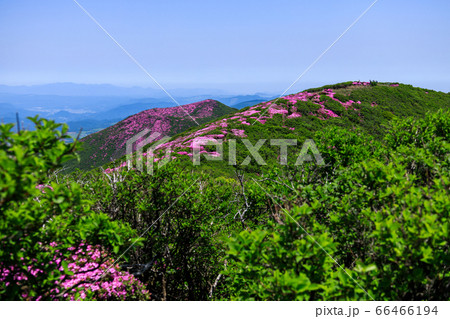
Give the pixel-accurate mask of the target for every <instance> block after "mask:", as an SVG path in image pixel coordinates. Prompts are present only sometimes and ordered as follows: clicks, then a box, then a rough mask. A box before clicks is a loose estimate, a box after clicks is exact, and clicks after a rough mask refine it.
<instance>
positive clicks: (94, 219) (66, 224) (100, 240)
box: [0, 117, 134, 300]
mask: <svg viewBox="0 0 450 319" xmlns="http://www.w3.org/2000/svg"><path fill="white" fill-rule="evenodd" d="M31 120H32V121H33V122H34V123H35V124H36V130H34V131H22V132H20V133H13V132H12V127H13V125H12V124H7V125H0V130H1V137H0V216H1V218H0V241H1V243H2V248H1V250H0V268H1V270H5V269H10V270H14V271H9V272H8V274H6V273H4V272H3V271H2V277H3V278H2V281H1V283H0V298H1V299H2V300H3V299H16V300H17V299H35V298H36V297H41V299H44V300H46V299H50V294H51V291H52V289H54V288H55V286H56V285H55V281H58V280H59V278H60V276H61V275H64V274H70V271H69V270H68V269H67V265H65V267H64V268H65V269H60V268H59V266H58V265H57V263H56V262H54V257H55V255H58V254H59V258H61V259H64V258H66V259H68V258H69V257H70V256H71V255H73V253H72V252H71V251H70V250H68V248H69V247H72V246H74V245H78V244H80V243H82V242H89V243H90V244H92V245H101V246H102V247H103V249H105V250H109V251H110V252H113V251H114V252H116V253H117V252H118V251H119V249H121V248H122V247H123V246H124V245H126V244H127V245H128V242H127V239H128V238H130V237H132V236H133V233H134V231H133V230H132V229H131V228H130V227H128V226H127V225H126V224H125V223H118V222H113V221H111V220H110V218H109V217H108V216H107V215H106V214H103V213H99V212H95V211H93V210H92V209H91V207H90V206H91V202H90V201H88V200H87V199H85V198H84V196H83V194H82V189H81V187H80V185H79V184H77V183H75V182H73V181H69V180H66V181H61V180H60V181H59V183H58V182H57V180H55V178H54V177H55V173H56V171H55V170H57V169H58V168H60V167H61V164H62V162H64V161H65V160H67V159H68V158H71V157H73V153H74V151H75V146H76V145H75V144H66V143H65V142H64V139H65V138H67V136H66V132H67V126H66V125H64V126H63V127H62V129H60V126H61V125H58V124H55V123H54V122H52V121H46V120H41V119H38V118H37V117H36V118H34V119H31ZM51 180H54V181H53V182H50V181H51ZM38 186H43V188H42V187H38ZM51 243H57V246H54V245H51ZM36 269H39V270H40V271H37V272H36ZM19 274H20V275H19ZM19 276H20V277H23V278H27V280H26V281H20V280H19V281H17V283H16V280H17V277H19ZM7 282H9V283H11V284H8V285H7V284H6V283H7Z"/></svg>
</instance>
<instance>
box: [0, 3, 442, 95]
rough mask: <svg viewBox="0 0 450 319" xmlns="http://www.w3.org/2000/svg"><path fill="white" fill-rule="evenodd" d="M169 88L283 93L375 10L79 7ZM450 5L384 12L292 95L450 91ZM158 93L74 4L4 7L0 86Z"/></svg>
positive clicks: (350, 6) (332, 6) (387, 6)
mask: <svg viewBox="0 0 450 319" xmlns="http://www.w3.org/2000/svg"><path fill="white" fill-rule="evenodd" d="M78 1H79V2H80V4H81V5H83V6H84V7H85V8H86V9H87V10H88V11H89V12H90V13H91V14H92V15H93V16H94V17H95V18H96V19H97V20H98V21H99V22H100V23H101V24H102V25H103V27H104V28H105V29H107V30H108V31H109V32H110V33H111V34H112V35H113V36H114V37H115V38H116V39H117V40H118V41H119V42H120V43H121V44H122V45H123V46H124V47H125V48H126V49H127V50H128V51H129V52H130V53H131V54H132V55H133V56H134V57H135V58H136V59H137V60H138V61H139V62H141V63H142V65H143V66H144V67H145V68H147V70H148V71H149V72H150V73H151V74H152V75H153V76H154V77H155V78H156V79H157V80H158V81H159V82H160V83H161V84H162V85H163V86H165V87H167V88H168V89H170V88H219V89H226V90H229V91H230V92H236V93H252V92H271V93H281V92H283V91H284V90H285V89H286V88H287V87H288V86H289V85H290V84H291V83H292V82H293V81H294V80H295V79H296V78H297V77H298V76H299V75H300V74H301V73H302V72H303V71H304V70H305V69H306V67H308V65H309V64H310V63H311V62H312V61H314V60H315V59H316V58H317V56H318V55H319V54H320V53H322V52H323V50H325V49H326V48H327V47H328V46H329V45H330V44H331V43H332V42H333V41H334V40H335V39H336V38H337V37H338V36H339V34H341V33H342V31H344V30H345V29H346V28H347V27H348V25H350V24H351V23H352V22H353V21H354V20H355V19H356V17H358V16H359V15H360V14H361V13H362V12H363V11H364V10H365V9H366V8H367V7H368V6H369V5H370V4H371V3H372V0H368V1H366V0H340V1H336V0H326V1H325V0H315V1H301V0H296V1H288V0H279V1H265V0H258V1H253V0H239V1H235V0H227V1H211V0H210V1H197V0H189V1H186V0H183V1H181V0H180V1H178V0H164V1H159V0H158V1H148V0H146V1H144V0H133V1H130V0H78ZM449 57H450V1H445V0H442V1H441V0H434V1H421V0H409V1H405V0H380V1H379V2H378V3H377V4H376V5H375V6H374V7H373V8H372V9H371V10H370V11H369V12H368V13H367V14H366V15H365V16H364V17H363V18H362V19H361V20H360V21H359V22H358V23H357V24H356V25H355V26H354V27H353V28H352V29H351V30H350V31H349V32H348V33H347V34H346V35H345V36H344V37H343V38H342V39H341V40H340V41H339V42H338V43H337V44H336V45H335V46H334V47H333V48H332V49H331V50H330V51H329V52H328V53H327V54H326V55H325V56H324V57H323V59H322V60H320V62H319V63H317V64H316V65H315V66H314V67H313V68H312V69H311V70H310V71H309V72H308V73H307V74H306V75H305V76H304V77H303V78H302V79H301V80H300V81H299V82H298V84H297V85H296V86H295V87H294V88H293V89H292V91H300V90H302V89H305V88H308V87H309V86H311V85H316V84H317V85H319V84H329V83H334V82H340V81H347V80H366V81H367V80H371V79H375V80H379V81H399V82H404V83H410V84H413V85H417V86H423V87H427V88H431V89H436V90H442V91H445V92H448V91H450V61H449ZM54 82H75V83H110V84H115V85H122V86H132V85H138V86H143V87H153V88H154V87H156V86H155V85H154V84H153V83H152V81H151V79H149V78H148V77H147V76H146V75H145V74H144V72H142V70H140V69H139V68H138V67H137V66H136V65H135V64H134V63H133V62H132V61H131V60H130V59H129V58H128V57H127V56H126V55H125V54H124V53H123V52H122V51H121V50H120V49H119V48H118V47H117V46H116V45H115V44H114V43H113V42H112V41H111V39H109V38H108V37H107V36H106V35H105V34H104V33H103V32H102V31H101V30H100V29H99V28H98V27H97V26H96V25H95V24H94V23H93V22H92V21H91V20H90V19H89V18H88V17H87V16H86V15H85V14H84V13H83V12H82V11H81V10H80V8H78V7H77V6H76V5H75V3H74V2H73V1H72V0H53V1H50V0H40V1H36V0H34V1H33V0H14V1H8V0H0V84H8V85H22V84H25V85H30V84H44V83H54Z"/></svg>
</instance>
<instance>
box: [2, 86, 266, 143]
mask: <svg viewBox="0 0 450 319" xmlns="http://www.w3.org/2000/svg"><path fill="white" fill-rule="evenodd" d="M171 93H172V94H174V96H175V99H176V101H177V102H178V103H180V104H189V103H193V102H196V101H200V100H206V99H216V100H218V101H220V102H222V103H224V104H226V105H230V106H231V107H235V108H241V107H245V106H248V105H252V104H256V103H258V102H260V101H265V100H268V99H270V98H272V97H271V96H269V95H265V94H263V93H258V94H254V95H226V92H224V91H221V90H202V89H178V90H173V92H171ZM176 105H177V104H176V103H175V102H174V101H173V100H172V99H171V98H169V97H168V96H167V95H165V93H164V92H162V91H161V90H154V89H147V88H140V87H131V88H124V87H118V86H113V85H108V84H98V85H95V84H94V85H92V84H74V83H55V84H46V85H33V86H6V85H0V121H3V122H15V121H16V113H19V116H20V119H21V122H22V126H23V127H27V128H31V127H32V125H31V122H29V121H28V120H26V117H28V116H35V115H37V114H39V115H40V116H43V117H46V118H49V119H53V120H55V121H57V122H65V123H67V124H68V125H69V128H70V131H71V132H72V134H76V132H78V131H79V130H80V129H83V131H82V136H86V135H88V134H90V133H92V132H95V131H99V130H101V129H103V128H105V127H108V126H110V125H112V124H114V123H117V122H119V121H121V120H123V119H124V118H126V117H128V116H130V115H133V114H136V113H139V112H141V111H144V110H148V109H150V108H166V107H171V106H176Z"/></svg>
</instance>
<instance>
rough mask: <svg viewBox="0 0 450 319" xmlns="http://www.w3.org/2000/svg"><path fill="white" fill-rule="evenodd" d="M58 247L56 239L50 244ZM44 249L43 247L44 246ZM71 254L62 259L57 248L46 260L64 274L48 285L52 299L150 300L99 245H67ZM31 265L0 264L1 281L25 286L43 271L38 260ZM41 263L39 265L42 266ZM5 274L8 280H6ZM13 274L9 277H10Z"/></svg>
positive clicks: (40, 298) (34, 297)
mask: <svg viewBox="0 0 450 319" xmlns="http://www.w3.org/2000/svg"><path fill="white" fill-rule="evenodd" d="M50 245H51V246H52V247H57V244H56V243H51V244H50ZM43 249H45V248H44V247H43ZM67 251H70V252H71V253H72V255H71V256H70V257H69V258H68V259H64V255H63V253H62V252H61V251H60V250H59V249H57V250H56V251H55V253H56V254H55V256H54V257H53V260H52V261H50V262H49V264H53V265H55V266H56V267H57V269H58V270H59V271H61V272H63V274H62V275H61V276H60V277H59V279H58V280H55V282H54V288H52V289H50V294H49V297H50V299H51V300H85V299H89V300H125V299H126V300H149V299H150V294H149V292H148V291H147V290H146V289H145V287H144V285H143V284H142V283H141V282H140V281H139V280H137V279H135V278H134V276H133V275H131V274H129V273H128V272H126V271H121V270H120V268H119V266H118V265H117V264H114V260H113V259H112V258H109V257H108V254H107V253H105V252H102V251H101V248H100V247H99V246H97V247H93V246H92V245H86V244H85V243H81V244H79V245H78V246H77V247H69V248H68V249H67ZM33 262H34V264H33V265H26V266H27V269H28V273H27V274H24V273H23V272H22V271H21V270H20V268H18V267H14V266H9V267H8V268H2V267H1V264H0V282H2V283H4V284H5V286H6V287H7V286H9V285H16V286H25V285H26V284H27V282H28V281H29V280H30V279H31V278H32V277H34V278H36V277H37V275H38V274H40V273H43V271H42V270H41V269H39V264H38V263H37V260H36V259H35V260H33ZM42 265H43V263H41V265H40V266H42ZM8 278H9V279H10V281H8ZM11 278H12V280H11ZM21 297H22V298H23V299H25V300H36V301H39V300H42V299H43V298H44V296H42V295H37V296H29V295H28V294H27V293H26V292H24V293H22V295H21Z"/></svg>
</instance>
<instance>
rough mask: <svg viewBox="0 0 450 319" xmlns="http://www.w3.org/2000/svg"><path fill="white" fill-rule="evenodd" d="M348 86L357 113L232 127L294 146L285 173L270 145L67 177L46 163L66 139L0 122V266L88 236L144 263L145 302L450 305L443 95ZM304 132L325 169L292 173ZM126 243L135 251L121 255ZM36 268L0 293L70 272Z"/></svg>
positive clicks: (447, 132)
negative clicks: (233, 159)
mask: <svg viewBox="0 0 450 319" xmlns="http://www.w3.org/2000/svg"><path fill="white" fill-rule="evenodd" d="M350 84H351V82H350V83H343V84H337V85H335V86H332V87H331V86H330V87H329V88H333V89H335V90H337V91H336V92H337V93H336V95H335V97H337V98H339V100H341V101H343V100H345V98H348V99H352V100H360V101H361V104H359V105H358V109H356V110H355V109H349V110H346V109H342V108H341V105H340V104H339V103H338V104H339V105H338V104H336V103H334V102H335V101H334V100H332V99H327V97H325V96H321V99H322V100H323V101H324V102H325V104H327V107H328V108H330V109H333V111H334V112H335V113H336V114H337V113H338V112H340V115H341V117H339V118H332V119H328V120H326V121H324V120H321V119H318V118H317V117H315V116H311V115H308V114H309V113H311V112H314V110H313V108H316V105H314V104H312V103H309V102H304V101H300V102H297V103H296V106H297V107H298V109H299V111H300V112H305V116H302V117H301V118H290V119H287V118H285V117H283V116H282V115H281V114H276V115H275V116H273V118H270V119H267V122H266V123H265V124H264V125H259V124H255V125H253V126H247V125H242V126H235V127H233V128H236V129H241V128H242V129H244V128H245V133H246V135H247V136H248V139H249V140H250V141H251V142H252V143H253V144H255V143H256V142H257V140H258V139H260V138H263V139H264V138H265V139H268V138H280V139H281V138H284V139H292V140H296V141H297V142H298V143H297V146H292V147H289V152H290V153H289V154H291V155H290V157H288V160H287V165H280V164H277V162H278V160H277V157H278V155H279V150H280V148H279V146H274V145H270V144H269V143H268V142H267V143H266V144H264V146H263V147H261V149H260V151H259V153H260V154H261V156H262V157H263V158H264V160H265V161H266V162H267V165H265V166H260V165H257V164H256V162H255V161H254V160H253V159H252V160H251V162H250V164H249V165H241V163H242V161H243V160H244V159H245V158H246V156H247V155H249V154H248V153H246V152H245V147H244V145H243V144H242V143H241V139H237V164H236V165H228V162H227V161H228V157H227V155H225V158H224V160H225V161H223V162H206V161H203V162H202V165H200V166H193V165H192V160H189V158H188V157H187V156H186V157H183V156H180V157H178V158H177V159H176V160H174V161H171V162H169V163H168V164H166V165H165V166H162V167H158V166H157V165H156V166H155V167H154V171H153V174H148V173H146V172H140V171H138V170H129V171H127V170H126V169H122V170H116V171H108V172H105V170H104V169H103V168H98V169H95V170H91V171H87V172H86V171H84V172H83V171H76V172H73V173H71V174H69V175H65V176H62V175H61V174H58V173H57V172H56V171H55V169H57V168H58V167H60V166H61V163H62V161H63V160H65V159H66V158H67V157H68V156H72V155H71V154H72V153H73V152H74V145H73V144H65V143H64V142H63V141H62V139H63V138H65V136H64V133H65V129H63V132H62V134H61V133H60V132H59V131H58V130H56V125H55V124H54V123H52V122H47V121H39V120H36V124H37V125H38V128H39V129H38V130H36V131H34V132H21V134H14V133H12V132H11V128H12V126H11V125H5V126H2V132H1V134H2V144H1V148H0V159H1V161H0V167H1V180H0V189H1V197H0V201H1V208H0V213H1V214H2V215H1V224H0V236H1V238H2V242H5V245H4V246H3V247H4V248H3V247H2V251H1V252H0V257H1V260H0V261H1V262H2V266H5V265H6V266H8V265H16V266H17V265H19V266H20V267H21V269H22V270H23V271H24V272H25V271H27V269H28V268H27V265H30V264H33V263H36V260H37V263H39V264H40V263H41V262H43V263H45V262H47V261H50V260H52V258H53V256H54V254H55V251H54V249H53V248H52V246H51V245H50V243H51V242H58V243H60V245H62V247H69V246H71V245H76V244H78V243H80V242H82V241H86V242H89V243H91V244H93V245H97V244H98V245H101V247H103V248H104V249H105V252H108V253H109V254H111V256H116V255H118V254H119V255H121V253H124V256H123V257H122V258H124V257H125V258H126V259H127V260H126V261H125V260H123V259H121V260H119V261H118V262H119V263H120V264H122V266H123V267H128V268H129V269H132V268H136V269H138V270H137V271H134V273H135V276H136V277H138V278H139V279H140V280H141V281H142V282H143V283H144V284H145V285H146V288H147V289H148V290H149V291H150V292H151V294H152V299H153V300H371V299H375V300H449V299H450V294H449V291H450V276H449V274H450V272H449V270H450V269H449V265H450V255H449V243H448V238H449V226H448V225H449V213H450V196H449V195H450V194H449V193H450V173H449V169H450V157H449V154H450V111H449V110H448V105H449V96H448V94H444V93H438V92H433V91H429V92H428V93H426V92H425V90H422V89H418V88H413V87H410V86H405V85H400V86H399V87H390V86H389V85H386V84H383V83H375V82H374V83H373V84H372V83H371V84H370V85H367V86H366V87H361V88H354V87H352V88H349V85H350ZM323 89H324V88H319V89H317V91H318V92H321V91H322V90H323ZM279 103H287V102H286V101H283V99H280V101H279ZM373 103H376V105H377V106H376V107H374V106H372V104H373ZM244 110H245V109H244ZM289 127H293V128H295V130H290V129H289ZM196 129H198V128H196ZM196 129H194V128H192V129H189V130H187V131H186V132H185V133H181V134H179V135H178V136H182V135H183V134H192V132H195V130H196ZM218 133H220V130H219V129H217V130H215V131H214V130H212V131H211V132H210V134H218ZM307 138H312V139H314V141H315V144H316V145H317V148H318V150H319V151H320V153H321V156H322V157H323V159H324V162H325V165H318V164H317V163H316V162H315V161H310V162H307V161H306V162H304V163H303V165H295V162H296V159H297V157H298V154H299V152H300V149H301V147H302V143H303V142H304V141H305V139H307ZM228 148H229V145H228V143H224V151H225V154H227V150H228ZM29 154H33V156H31V155H29ZM117 163H119V162H116V163H112V164H110V167H114V166H117ZM50 181H53V182H52V183H50ZM36 185H51V186H52V188H53V191H52V190H50V189H48V190H47V188H46V189H45V193H42V192H41V190H38V189H36ZM43 225H44V227H43ZM136 234H137V235H139V236H140V240H139V241H138V243H139V245H132V246H131V244H132V243H133V242H130V241H128V245H125V246H124V244H125V243H126V242H127V240H128V239H129V238H131V237H133V236H135V235H136ZM130 246H131V248H130V249H128V247H130ZM52 249H53V250H52ZM69 255H70V254H69V253H68V252H67V254H66V256H67V257H68V256H69ZM21 258H25V260H26V261H27V263H25V264H24V263H23V260H22V259H21ZM22 265H23V266H22ZM45 267H48V268H45V269H44V270H45V271H44V273H43V274H42V275H41V277H39V276H38V277H36V279H35V282H33V284H31V285H30V286H27V287H26V288H23V287H16V288H14V287H11V286H5V285H3V286H2V287H1V289H2V290H1V291H0V298H1V299H20V298H22V297H21V292H22V290H23V289H27V293H28V294H29V295H33V294H41V293H45V291H48V290H50V289H51V288H50V286H51V285H52V281H54V280H55V278H57V277H58V276H59V275H60V274H61V273H62V272H64V270H59V269H54V268H55V267H53V268H52V266H51V264H49V265H46V266H45Z"/></svg>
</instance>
